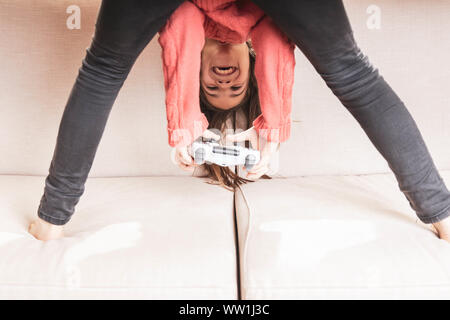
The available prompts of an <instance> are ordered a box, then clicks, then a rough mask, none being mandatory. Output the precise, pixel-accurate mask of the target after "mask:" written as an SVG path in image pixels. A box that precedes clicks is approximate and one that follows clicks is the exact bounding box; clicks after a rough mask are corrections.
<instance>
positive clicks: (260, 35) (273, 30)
mask: <svg viewBox="0 0 450 320" xmlns="http://www.w3.org/2000/svg"><path fill="white" fill-rule="evenodd" d="M251 41H252V45H253V49H254V50H255V52H256V61H255V77H256V80H257V83H258V92H259V101H260V104H261V114H260V115H259V116H258V117H257V118H256V119H255V120H254V121H253V126H254V127H255V129H256V131H257V132H258V134H259V136H261V137H263V138H265V139H266V140H267V141H273V142H284V141H286V140H287V139H289V136H290V130H291V107H292V86H293V84H294V68H295V55H294V49H295V45H294V43H293V42H292V41H290V40H289V38H287V36H285V35H284V34H283V33H282V32H281V31H280V30H279V29H278V27H277V26H276V25H275V24H274V23H273V22H272V20H271V19H270V18H269V17H267V16H266V17H264V18H263V19H262V20H261V21H260V22H259V23H258V24H257V25H256V26H255V27H254V28H253V29H252V31H251Z"/></svg>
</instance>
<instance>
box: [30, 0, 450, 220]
mask: <svg viewBox="0 0 450 320" xmlns="http://www.w3.org/2000/svg"><path fill="white" fill-rule="evenodd" d="M182 2H183V1H181V0H158V1H155V0H153V1H148V0H127V1H116V0H103V1H102V4H101V8H100V11H99V14H98V18H97V22H96V25H95V26H96V28H95V33H94V36H93V39H92V43H91V45H90V47H89V48H88V49H87V50H86V56H85V58H84V59H83V61H82V66H81V68H80V69H79V74H78V77H77V79H76V81H75V84H74V86H73V88H72V91H71V93H70V96H69V99H68V101H67V105H66V107H65V110H64V114H63V117H62V120H61V124H60V127H59V131H58V137H57V142H56V147H55V151H54V154H53V158H52V161H51V165H50V169H49V175H48V176H47V178H46V180H45V190H44V194H43V196H42V199H41V202H40V205H39V209H38V215H39V217H41V218H42V219H44V220H46V221H48V222H50V223H52V224H57V225H63V224H65V223H67V222H68V221H69V219H70V217H71V216H72V214H73V212H74V210H75V206H76V204H77V203H78V201H79V199H80V197H81V195H82V194H83V192H84V185H85V182H86V179H87V176H88V173H89V171H90V168H91V166H92V163H93V161H94V157H95V153H96V150H97V147H98V144H99V142H100V139H101V136H102V134H103V131H104V128H105V125H106V122H107V119H108V116H109V113H110V111H111V108H112V106H113V104H114V101H115V99H116V96H117V94H118V92H119V90H120V88H121V87H122V85H123V83H124V81H125V79H126V78H127V76H128V73H129V72H130V70H131V68H132V66H133V64H134V62H135V61H136V59H137V57H138V56H139V54H140V53H141V51H142V50H143V49H144V48H145V46H146V45H147V44H148V42H149V41H150V40H151V39H152V38H153V36H154V35H155V34H156V32H157V31H158V30H159V28H161V27H162V26H163V25H164V23H165V21H166V20H167V18H168V17H169V16H170V14H171V13H172V12H173V11H174V10H175V9H176V8H177V7H178V6H179V5H180V4H181V3H182ZM254 2H255V3H256V4H257V5H259V6H260V7H261V8H262V9H263V10H264V11H265V12H266V13H267V14H268V15H269V16H270V17H271V18H272V19H273V20H274V21H275V23H276V24H277V25H278V26H279V27H280V29H281V30H283V31H284V32H285V33H286V35H287V36H288V37H290V38H291V39H292V40H293V41H294V42H295V43H296V44H297V46H298V47H299V48H300V49H301V51H302V52H303V53H304V54H305V56H306V57H307V58H308V59H309V61H310V62H311V63H312V65H313V66H314V68H315V69H316V70H317V72H318V73H319V74H320V75H321V76H322V78H323V79H324V81H325V82H326V84H327V85H328V87H329V88H330V89H331V90H332V91H333V93H334V94H335V95H336V97H337V98H338V99H339V100H340V101H341V102H342V104H343V105H344V106H345V107H346V108H347V110H348V111H349V112H350V113H351V114H352V115H353V116H354V117H355V119H356V120H357V121H358V122H359V124H360V125H361V127H362V128H363V130H364V131H365V132H366V133H367V135H368V137H369V138H370V140H371V141H372V143H373V144H374V145H375V147H376V148H377V149H378V151H379V152H380V153H381V154H382V155H383V157H384V158H385V159H386V161H387V162H388V164H389V167H390V168H391V169H392V171H393V172H394V174H395V176H396V178H397V180H398V184H399V187H400V190H401V191H402V192H403V193H404V195H405V196H406V198H407V199H408V201H409V203H410V205H411V207H412V208H413V209H414V210H415V212H416V214H417V216H418V217H419V218H420V220H421V221H423V222H425V223H433V222H437V221H440V220H442V219H444V218H445V217H447V216H449V215H450V193H449V191H448V190H447V188H446V186H445V184H444V182H443V180H442V178H441V177H440V175H439V173H438V171H437V170H436V167H435V165H434V163H433V160H432V158H431V156H430V154H429V152H428V150H427V148H426V145H425V143H424V141H423V138H422V136H421V134H420V132H419V130H418V128H417V126H416V123H415V122H414V120H413V119H412V117H411V115H410V113H409V112H408V110H407V109H406V107H405V106H404V104H403V102H402V101H401V100H400V99H399V97H398V96H397V95H396V94H395V92H394V91H393V90H392V89H391V87H390V86H389V85H388V84H387V83H386V81H385V80H384V79H383V77H382V76H381V75H380V74H379V72H378V70H377V69H376V68H374V67H373V66H372V65H371V64H370V62H369V61H368V59H367V57H366V56H365V55H364V54H363V53H362V52H361V50H360V49H359V48H358V46H357V44H356V42H355V39H354V37H353V32H352V29H351V26H350V23H349V21H348V17H347V14H346V12H345V9H344V6H343V4H342V1H341V0H321V1H317V0H296V1H291V0H277V1H273V0H254ZM187 27H188V26H187Z"/></svg>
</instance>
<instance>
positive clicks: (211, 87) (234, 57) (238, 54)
mask: <svg viewBox="0 0 450 320" xmlns="http://www.w3.org/2000/svg"><path fill="white" fill-rule="evenodd" d="M201 58H202V62H201V71H200V85H201V86H202V89H203V91H204V93H205V96H206V99H207V100H208V102H209V103H211V104H212V105H213V106H214V107H216V108H219V109H224V110H226V109H230V108H232V107H234V106H236V105H238V104H239V103H240V102H241V101H242V99H243V98H244V96H245V92H246V91H247V87H248V80H249V67H250V58H249V51H248V46H247V44H246V43H245V42H244V43H240V44H231V43H225V42H221V41H217V40H213V39H205V45H204V47H203V50H202V56H201Z"/></svg>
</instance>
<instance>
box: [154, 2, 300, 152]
mask: <svg viewBox="0 0 450 320" xmlns="http://www.w3.org/2000/svg"><path fill="white" fill-rule="evenodd" d="M205 38H211V39H216V40H220V41H226V42H230V43H243V42H245V41H246V40H248V39H249V38H250V39H251V40H252V45H253V48H254V50H255V52H256V60H255V76H256V79H257V83H258V89H259V98H260V104H261V113H262V114H261V115H260V116H259V117H257V118H256V119H255V120H254V121H253V126H254V127H255V129H256V130H257V131H258V133H259V135H260V136H262V137H264V138H265V139H267V140H269V141H275V142H283V141H285V140H287V139H288V138H289V135H290V128H291V118H290V114H291V104H292V100H291V97H292V86H293V82H294V67H295V57H294V48H295V45H294V44H293V43H292V42H291V41H290V40H289V39H288V38H287V37H286V36H285V35H284V34H283V33H281V31H280V30H279V29H278V28H277V27H276V26H275V25H274V23H273V22H272V21H271V19H270V18H269V17H268V16H265V15H264V12H263V11H262V10H261V9H259V7H257V6H256V5H255V4H253V3H252V2H251V1H248V0H237V1H232V0H192V1H186V2H184V3H183V4H182V5H181V6H180V7H179V8H178V9H177V10H176V11H175V12H174V13H173V14H172V16H171V17H170V19H169V20H168V22H167V24H166V25H165V26H164V27H163V28H161V30H160V35H159V39H158V41H159V43H160V45H161V47H162V59H163V71H164V86H165V90H166V111H167V122H168V123H167V131H168V135H169V145H171V146H186V145H189V144H190V143H192V141H193V140H195V139H196V138H198V137H199V136H200V135H201V133H202V132H203V131H204V130H206V129H207V128H208V120H207V119H206V117H205V115H204V114H203V113H202V112H201V111H200V99H199V92H200V67H201V51H202V48H203V45H204V43H205Z"/></svg>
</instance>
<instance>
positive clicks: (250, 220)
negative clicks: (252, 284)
mask: <svg viewBox="0 0 450 320" xmlns="http://www.w3.org/2000/svg"><path fill="white" fill-rule="evenodd" d="M238 188H239V190H240V191H241V194H242V198H243V199H244V201H245V204H246V206H247V209H248V223H247V230H246V232H245V239H244V241H245V243H244V248H243V254H242V261H241V263H243V268H242V269H243V274H241V282H242V280H243V279H244V276H245V277H247V275H248V270H247V268H248V265H247V254H248V243H249V239H250V234H251V228H250V225H251V222H252V215H251V209H250V205H249V201H248V200H247V197H246V196H245V194H244V190H243V189H242V188H241V187H240V186H238ZM236 218H237V209H236ZM236 222H237V219H236ZM238 245H239V244H238ZM244 287H245V288H247V287H246V286H244V285H243V283H241V297H242V296H243V292H242V291H243V290H244Z"/></svg>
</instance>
